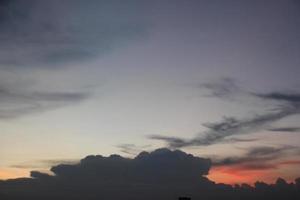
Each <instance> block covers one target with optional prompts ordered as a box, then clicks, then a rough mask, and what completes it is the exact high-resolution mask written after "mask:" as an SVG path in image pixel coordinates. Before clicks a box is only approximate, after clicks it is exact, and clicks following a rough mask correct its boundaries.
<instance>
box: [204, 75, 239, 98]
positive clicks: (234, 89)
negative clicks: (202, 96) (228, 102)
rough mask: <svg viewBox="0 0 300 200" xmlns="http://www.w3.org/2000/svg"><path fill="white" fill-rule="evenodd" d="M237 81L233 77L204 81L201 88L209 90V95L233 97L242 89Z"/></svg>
mask: <svg viewBox="0 0 300 200" xmlns="http://www.w3.org/2000/svg"><path fill="white" fill-rule="evenodd" d="M236 82H237V81H236V80H235V79H232V78H221V79H219V80H217V81H214V82H207V83H202V84H200V88H203V89H205V90H207V91H208V92H209V94H208V95H207V96H209V97H218V98H232V97H233V96H235V95H236V94H237V93H240V92H241V91H242V89H241V88H240V87H239V86H238V84H237V83H236Z"/></svg>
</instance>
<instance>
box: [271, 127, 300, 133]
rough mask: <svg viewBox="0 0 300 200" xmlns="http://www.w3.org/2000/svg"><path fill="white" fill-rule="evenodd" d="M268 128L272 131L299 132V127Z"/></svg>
mask: <svg viewBox="0 0 300 200" xmlns="http://www.w3.org/2000/svg"><path fill="white" fill-rule="evenodd" d="M268 130H269V131H274V132H300V127H281V128H271V129H268Z"/></svg>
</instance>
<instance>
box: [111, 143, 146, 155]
mask: <svg viewBox="0 0 300 200" xmlns="http://www.w3.org/2000/svg"><path fill="white" fill-rule="evenodd" d="M149 147H150V145H143V146H137V145H135V144H119V145H117V148H119V149H120V151H121V152H122V153H125V154H129V155H137V154H138V153H139V152H141V151H145V149H147V148H149Z"/></svg>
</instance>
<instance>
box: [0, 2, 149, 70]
mask: <svg viewBox="0 0 300 200" xmlns="http://www.w3.org/2000/svg"><path fill="white" fill-rule="evenodd" d="M141 10H143V4H142V3H141V2H138V1H129V2H127V3H126V4H124V3H122V2H121V1H96V0H92V1H89V2H88V3H87V2H86V1H82V0H75V1H71V0H67V1H57V0H54V1H47V2H40V1H35V0H29V1H26V2H25V1H24V2H23V1H21V2H20V1H9V2H7V3H2V4H1V5H0V11H1V12H0V25H1V27H2V28H1V31H0V42H1V47H0V67H3V68H7V67H13V66H14V67H15V66H18V67H20V66H21V67H24V66H27V67H35V66H40V64H41V63H44V64H51V65H49V67H50V66H51V67H53V64H56V63H61V62H66V61H72V60H76V61H81V60H85V59H88V58H93V57H95V56H98V55H102V54H105V53H107V52H109V51H110V50H111V49H113V48H115V47H116V46H117V45H118V46H124V44H125V43H126V42H127V41H130V40H131V39H132V38H135V37H137V36H139V35H141V34H142V33H144V32H145V29H146V26H145V23H144V22H145V21H144V20H143V15H140V14H141V13H142V11H141Z"/></svg>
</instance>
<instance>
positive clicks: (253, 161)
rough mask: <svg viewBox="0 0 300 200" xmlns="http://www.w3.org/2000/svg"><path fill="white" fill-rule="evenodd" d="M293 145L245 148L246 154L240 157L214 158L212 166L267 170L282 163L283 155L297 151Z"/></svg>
mask: <svg viewBox="0 0 300 200" xmlns="http://www.w3.org/2000/svg"><path fill="white" fill-rule="evenodd" d="M297 149H298V148H296V147H294V146H281V147H272V146H261V147H254V148H250V149H248V150H247V152H246V154H245V155H243V156H240V157H227V158H224V159H219V160H215V161H214V162H213V165H214V166H236V167H238V169H240V170H268V169H274V168H277V167H278V166H279V165H281V164H282V161H278V160H280V159H281V160H282V159H284V158H285V156H286V155H287V154H288V155H292V154H295V153H296V152H297Z"/></svg>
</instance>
